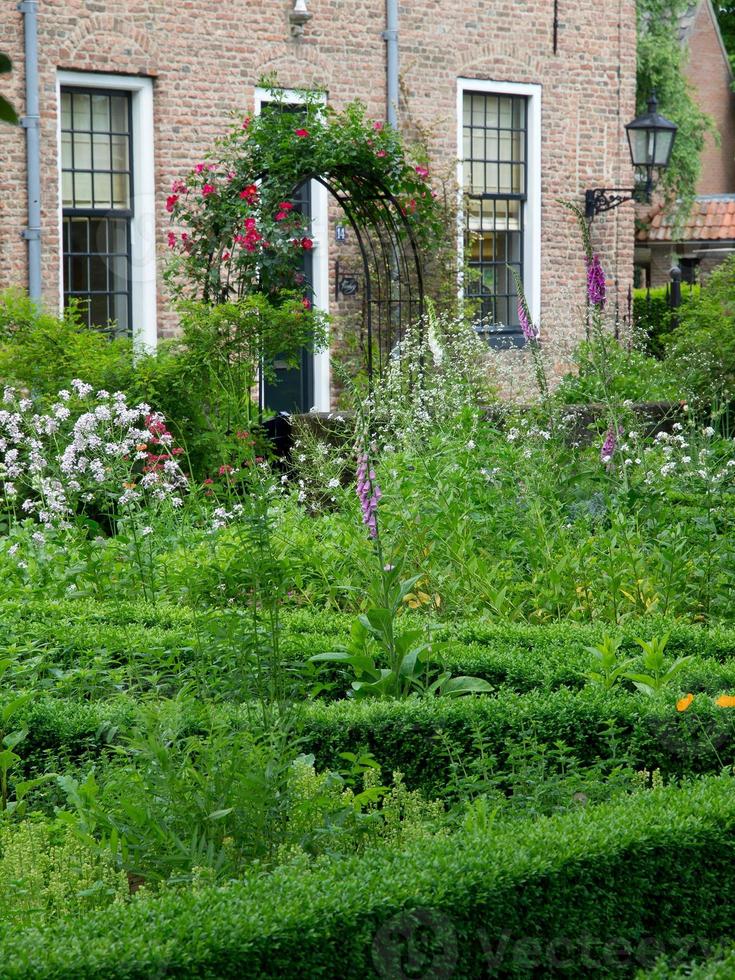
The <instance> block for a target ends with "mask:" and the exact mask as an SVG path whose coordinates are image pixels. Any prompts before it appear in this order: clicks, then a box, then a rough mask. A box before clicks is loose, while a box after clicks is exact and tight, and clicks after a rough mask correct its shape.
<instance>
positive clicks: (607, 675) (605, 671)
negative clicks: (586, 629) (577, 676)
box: [585, 636, 635, 690]
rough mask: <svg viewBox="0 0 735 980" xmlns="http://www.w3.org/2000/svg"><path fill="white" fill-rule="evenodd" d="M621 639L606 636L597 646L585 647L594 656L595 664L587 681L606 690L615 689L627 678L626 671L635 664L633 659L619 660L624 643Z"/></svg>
mask: <svg viewBox="0 0 735 980" xmlns="http://www.w3.org/2000/svg"><path fill="white" fill-rule="evenodd" d="M622 642H623V641H622V639H621V638H620V637H612V636H605V637H604V638H603V640H602V642H601V643H600V644H599V645H597V646H590V647H585V650H587V651H588V652H589V653H591V654H592V656H593V658H594V663H595V667H596V669H595V670H591V671H590V672H589V673H588V674H587V679H588V680H589V681H590V682H591V683H593V684H598V685H599V686H600V687H603V688H605V690H610V688H613V687H615V686H616V685H617V684H618V683H619V682H620V680H621V679H622V678H623V677H627V676H628V675H627V674H626V670H627V669H628V668H629V667H630V665H631V664H632V663H634V662H635V659H634V658H633V657H630V658H628V659H627V660H619V659H618V652H619V650H620V645H621V643H622Z"/></svg>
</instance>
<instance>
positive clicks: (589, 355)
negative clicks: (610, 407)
mask: <svg viewBox="0 0 735 980" xmlns="http://www.w3.org/2000/svg"><path fill="white" fill-rule="evenodd" d="M605 359H606V362H607V365H608V370H609V380H608V382H607V384H606V385H605V384H603V380H602V378H601V377H600V371H599V368H598V364H599V362H600V350H599V344H598V343H597V342H595V341H584V342H583V343H581V344H580V345H579V347H578V348H577V351H576V352H575V355H574V360H575V362H576V364H577V372H576V373H574V374H566V375H565V376H564V377H563V378H562V380H561V382H560V383H559V386H558V388H557V390H556V398H557V399H558V400H560V401H561V402H562V403H563V404H565V405H576V404H584V403H586V402H597V403H601V402H605V401H606V398H607V397H609V396H613V397H614V398H615V399H617V400H620V401H623V400H625V399H630V400H631V401H634V402H657V401H672V400H677V399H678V398H679V386H678V384H677V381H676V378H675V376H674V375H673V373H672V371H671V369H670V368H669V366H668V365H667V364H663V363H662V362H661V361H658V360H656V359H655V358H654V357H651V356H650V355H648V354H645V353H643V352H642V351H640V350H636V349H635V348H630V349H627V348H626V347H625V346H624V345H623V344H621V343H619V342H618V341H616V340H613V339H612V338H609V339H607V340H606V342H605Z"/></svg>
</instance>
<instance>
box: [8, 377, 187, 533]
mask: <svg viewBox="0 0 735 980" xmlns="http://www.w3.org/2000/svg"><path fill="white" fill-rule="evenodd" d="M70 388H71V390H66V389H62V390H61V391H59V392H58V395H57V397H56V400H55V401H54V402H53V403H52V404H51V405H50V407H49V408H48V410H47V411H46V412H43V413H41V412H38V411H36V407H35V405H34V402H33V400H32V399H30V398H27V397H23V395H22V394H21V393H19V392H17V391H16V390H15V389H13V388H5V390H4V392H3V397H2V407H0V501H2V507H3V510H4V511H5V514H6V516H7V519H8V521H9V522H10V523H16V522H20V521H23V520H25V519H31V520H32V521H33V522H34V523H37V524H38V525H40V526H41V527H43V528H45V529H51V528H60V529H65V528H68V527H70V526H71V525H72V524H73V523H74V522H75V521H76V520H77V519H79V518H82V517H84V516H85V515H86V516H87V517H89V516H90V515H95V516H96V517H97V518H99V519H100V520H102V521H103V522H106V523H107V525H108V528H109V529H110V530H115V529H116V524H117V521H118V520H119V519H120V518H122V517H124V516H126V515H129V514H131V513H132V512H135V511H139V510H140V509H141V508H146V509H150V508H151V507H154V508H155V507H156V506H158V505H163V504H168V505H169V506H172V507H174V508H176V507H180V506H181V505H182V503H183V496H182V494H183V493H184V492H185V490H186V487H187V483H188V481H187V477H186V475H185V474H184V472H183V470H182V468H181V465H180V462H179V457H180V456H181V455H182V454H183V452H184V451H183V449H182V448H181V447H177V446H175V445H174V438H173V436H172V435H171V433H170V432H169V431H168V428H167V426H166V422H165V419H164V418H163V416H162V415H160V414H158V413H156V412H153V411H152V410H151V408H150V406H149V405H147V404H144V403H142V404H138V405H134V406H129V405H128V403H127V400H126V397H125V395H124V394H122V393H121V392H115V393H113V394H110V393H109V392H107V391H97V392H95V391H94V389H93V388H92V386H91V385H89V384H87V383H85V382H83V381H81V380H79V379H75V380H74V381H72V383H71V385H70Z"/></svg>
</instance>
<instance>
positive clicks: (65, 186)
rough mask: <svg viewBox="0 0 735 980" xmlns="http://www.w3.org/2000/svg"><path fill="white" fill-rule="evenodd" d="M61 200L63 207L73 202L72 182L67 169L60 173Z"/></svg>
mask: <svg viewBox="0 0 735 980" xmlns="http://www.w3.org/2000/svg"><path fill="white" fill-rule="evenodd" d="M61 202H62V206H63V207H65V208H66V207H71V206H72V205H73V204H74V183H73V178H72V175H71V173H70V172H69V171H65V172H64V173H63V174H62V175H61Z"/></svg>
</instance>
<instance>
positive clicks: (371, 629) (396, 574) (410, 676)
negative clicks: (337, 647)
mask: <svg viewBox="0 0 735 980" xmlns="http://www.w3.org/2000/svg"><path fill="white" fill-rule="evenodd" d="M420 579H421V576H420V575H416V576H414V577H412V578H409V579H403V580H402V579H401V577H400V566H399V565H395V566H388V567H387V569H384V570H383V572H382V573H381V576H380V581H381V585H380V595H381V599H382V604H381V605H380V606H375V607H373V608H371V609H368V610H367V611H366V612H365V613H363V614H362V615H361V616H360V617H359V618H358V620H357V622H356V623H355V624H354V625H353V627H352V630H351V633H350V643H349V646H348V647H347V649H345V650H341V651H335V652H333V653H321V654H317V655H316V656H314V657H311V661H312V663H320V662H331V663H342V664H346V665H348V666H350V667H352V669H353V672H354V674H355V680H353V681H352V684H351V692H350V693H351V696H352V697H355V698H366V697H381V698H406V697H410V696H412V695H414V696H415V695H417V694H420V693H421V694H429V695H444V696H457V695H460V694H481V693H487V692H489V691H491V690H492V687H491V685H490V684H488V682H487V681H485V680H482V678H479V677H468V676H462V677H452V674H451V671H447V670H441V671H439V670H437V668H436V666H435V665H434V664H433V654H434V653H435V650H436V645H435V644H432V642H431V640H430V639H429V637H428V635H427V631H426V630H425V629H408V630H401V631H399V630H398V629H397V628H396V625H397V623H396V620H397V617H398V614H399V612H400V610H401V609H402V607H403V604H404V600H405V599H406V597H407V596H409V595H410V594H411V590H412V589H413V588H414V586H415V585H416V583H417V582H418V581H419V580H420ZM374 648H376V652H374ZM383 664H385V665H386V666H383Z"/></svg>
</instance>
